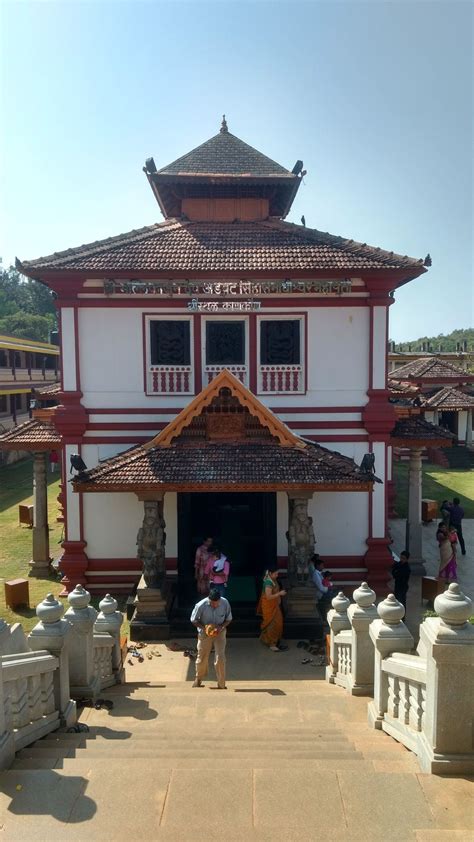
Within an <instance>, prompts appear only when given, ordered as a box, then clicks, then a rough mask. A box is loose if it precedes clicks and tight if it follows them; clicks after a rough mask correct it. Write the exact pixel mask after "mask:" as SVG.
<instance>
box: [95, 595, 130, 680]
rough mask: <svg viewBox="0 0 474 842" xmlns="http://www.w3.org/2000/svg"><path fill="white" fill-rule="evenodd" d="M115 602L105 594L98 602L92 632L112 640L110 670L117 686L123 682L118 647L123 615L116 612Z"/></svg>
mask: <svg viewBox="0 0 474 842" xmlns="http://www.w3.org/2000/svg"><path fill="white" fill-rule="evenodd" d="M117 605H118V603H117V600H116V599H114V598H113V596H110V594H109V593H108V594H106V595H105V597H104V598H103V599H102V600H101V602H99V608H100V611H99V614H98V616H97V620H96V621H95V623H94V631H95V632H98V633H99V634H102V633H104V632H108V633H109V634H110V635H111V637H112V638H113V640H114V648H113V649H112V670H113V672H114V675H115V679H116V681H117V684H121V683H122V681H123V675H124V671H123V664H122V650H121V647H120V627H121V625H122V623H123V615H122V612H121V611H118V610H117Z"/></svg>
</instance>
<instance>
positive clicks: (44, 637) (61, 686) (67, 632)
mask: <svg viewBox="0 0 474 842" xmlns="http://www.w3.org/2000/svg"><path fill="white" fill-rule="evenodd" d="M63 614H64V607H63V606H62V605H61V603H60V602H58V600H57V599H55V597H54V596H53V594H52V593H49V594H48V595H47V597H46V598H45V599H43V601H42V602H40V603H39V605H37V606H36V616H37V617H38V620H39V622H38V623H37V624H36V626H35V627H34V629H33V630H32V631H31V632H30V634H29V635H28V644H29V646H30V649H31V650H32V651H34V652H37V651H38V650H40V649H47V650H48V652H50V653H51V655H54V657H55V658H57V659H58V661H59V669H58V670H56V672H55V675H54V698H55V704H56V710H58V711H59V716H60V719H61V725H63V726H67V727H69V726H71V725H74V724H75V723H76V720H77V711H76V703H75V702H74V701H73V700H72V699H71V690H70V683H69V652H68V644H69V640H70V637H71V626H70V625H69V623H68V622H67V621H66V620H63V619H61V618H62V616H63Z"/></svg>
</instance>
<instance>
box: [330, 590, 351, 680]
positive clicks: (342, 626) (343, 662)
mask: <svg viewBox="0 0 474 842" xmlns="http://www.w3.org/2000/svg"><path fill="white" fill-rule="evenodd" d="M331 604H332V609H331V610H330V611H328V615H327V621H328V624H329V629H330V636H329V641H330V642H329V665H328V666H327V667H326V681H329V683H330V684H341V683H342V684H343V686H344V687H345V686H346V684H345V682H346V679H345V676H346V675H347V663H348V661H349V663H350V644H351V643H352V638H351V635H350V633H349V635H347V634H346V635H344V636H343V637H342V638H340V637H339V634H342V632H344V631H346V632H347V630H349V629H350V627H351V624H350V621H349V618H348V616H347V609H348V608H349V605H350V601H349V600H348V598H347V596H344V594H343V592H342V591H339V593H338V594H337V596H335V597H334V599H333V600H332V603H331ZM348 644H349V651H347V647H348Z"/></svg>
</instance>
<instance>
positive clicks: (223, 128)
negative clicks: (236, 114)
mask: <svg viewBox="0 0 474 842" xmlns="http://www.w3.org/2000/svg"><path fill="white" fill-rule="evenodd" d="M220 132H221V134H228V132H229V129H228V127H227V120H226V118H225V114H223V115H222V123H221V128H220Z"/></svg>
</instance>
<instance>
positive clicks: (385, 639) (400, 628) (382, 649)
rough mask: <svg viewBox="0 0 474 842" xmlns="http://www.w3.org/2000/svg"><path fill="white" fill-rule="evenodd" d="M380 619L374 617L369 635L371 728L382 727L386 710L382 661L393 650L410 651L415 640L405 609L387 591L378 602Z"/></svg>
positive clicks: (385, 677)
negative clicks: (408, 626) (372, 674)
mask: <svg viewBox="0 0 474 842" xmlns="http://www.w3.org/2000/svg"><path fill="white" fill-rule="evenodd" d="M377 613H378V615H379V617H380V619H379V620H374V621H373V622H372V623H371V625H370V628H369V636H370V639H371V641H372V644H373V647H374V650H375V651H374V654H373V658H374V690H373V696H374V698H373V701H371V702H369V709H368V721H369V725H371V726H372V728H377V729H379V730H380V729H381V728H382V720H383V717H384V713H385V711H386V710H387V701H388V682H387V676H386V674H385V673H383V671H382V661H383V659H384V658H388V656H389V655H392V654H393V652H411V651H412V649H413V646H414V640H413V637H412V635H411V634H410V632H409V631H408V629H407V627H406V625H405V623H404V622H403V616H404V614H405V609H404V607H403V605H402V604H401V602H398V600H397V599H395V597H394V595H393V593H391V594H389V596H388V597H387V599H384V600H383V602H381V603H380V604H379V605H378V608H377Z"/></svg>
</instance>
